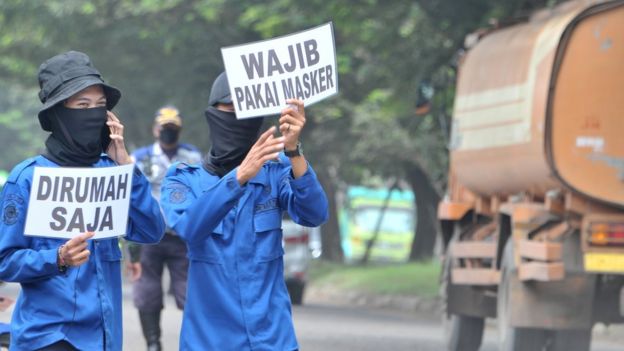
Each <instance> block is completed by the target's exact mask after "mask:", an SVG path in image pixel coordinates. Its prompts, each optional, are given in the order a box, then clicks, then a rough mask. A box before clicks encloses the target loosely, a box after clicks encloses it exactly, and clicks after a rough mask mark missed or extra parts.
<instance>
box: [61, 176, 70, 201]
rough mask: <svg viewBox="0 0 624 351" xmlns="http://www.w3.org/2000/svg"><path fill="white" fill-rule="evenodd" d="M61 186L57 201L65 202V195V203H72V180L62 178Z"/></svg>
mask: <svg viewBox="0 0 624 351" xmlns="http://www.w3.org/2000/svg"><path fill="white" fill-rule="evenodd" d="M62 184H63V185H61V196H60V197H59V201H61V202H63V201H65V196H66V195H67V202H74V200H72V190H73V188H74V178H71V177H63V182H62Z"/></svg>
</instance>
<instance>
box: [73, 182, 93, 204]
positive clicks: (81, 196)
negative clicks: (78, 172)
mask: <svg viewBox="0 0 624 351" xmlns="http://www.w3.org/2000/svg"><path fill="white" fill-rule="evenodd" d="M90 179H91V178H90V177H86V178H84V181H85V182H84V186H82V187H80V185H81V184H82V178H81V177H78V179H76V202H79V203H82V202H85V201H86V200H87V197H89V180H90ZM81 189H82V192H81V191H80V190H81Z"/></svg>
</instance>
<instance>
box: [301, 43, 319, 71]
mask: <svg viewBox="0 0 624 351" xmlns="http://www.w3.org/2000/svg"><path fill="white" fill-rule="evenodd" d="M303 45H304V46H305V52H306V59H307V61H308V67H310V66H312V65H316V64H317V63H319V60H320V59H321V57H320V55H319V53H318V48H317V44H316V40H314V39H310V40H306V41H304V42H303Z"/></svg>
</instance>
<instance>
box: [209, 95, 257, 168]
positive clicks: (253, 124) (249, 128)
mask: <svg viewBox="0 0 624 351" xmlns="http://www.w3.org/2000/svg"><path fill="white" fill-rule="evenodd" d="M206 120H207V121H208V125H209V126H210V141H211V142H212V146H211V147H210V152H209V153H208V155H206V157H205V158H204V161H203V165H204V168H205V169H206V171H208V172H210V173H212V174H215V175H217V176H219V177H223V176H224V175H226V174H227V173H229V172H230V171H231V170H233V169H234V168H236V167H238V165H240V164H241V162H243V160H244V159H245V156H247V153H248V152H249V150H250V149H251V147H252V146H253V144H254V143H255V142H256V140H257V139H258V135H259V133H260V127H262V118H248V119H240V120H239V119H236V114H235V113H234V112H225V111H221V110H218V109H216V108H215V107H212V106H211V107H208V109H207V110H206Z"/></svg>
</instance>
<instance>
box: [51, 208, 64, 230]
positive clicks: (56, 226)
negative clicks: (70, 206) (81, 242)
mask: <svg viewBox="0 0 624 351" xmlns="http://www.w3.org/2000/svg"><path fill="white" fill-rule="evenodd" d="M66 214H67V210H66V209H65V208H64V207H55V208H54V209H53V210H52V219H54V220H55V221H56V222H50V229H52V230H56V231H59V230H62V229H63V228H65V215H66Z"/></svg>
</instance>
